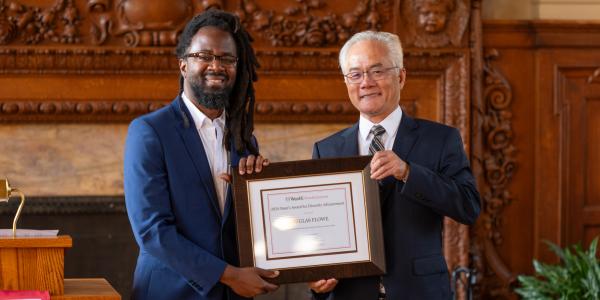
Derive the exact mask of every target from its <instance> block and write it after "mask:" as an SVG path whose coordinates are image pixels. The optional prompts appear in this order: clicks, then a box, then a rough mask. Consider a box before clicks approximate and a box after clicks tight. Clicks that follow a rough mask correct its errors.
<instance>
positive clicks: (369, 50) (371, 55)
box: [343, 40, 406, 123]
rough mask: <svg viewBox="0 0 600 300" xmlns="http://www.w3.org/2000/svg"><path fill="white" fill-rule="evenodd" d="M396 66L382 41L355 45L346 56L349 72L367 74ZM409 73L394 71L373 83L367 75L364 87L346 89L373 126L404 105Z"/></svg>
mask: <svg viewBox="0 0 600 300" xmlns="http://www.w3.org/2000/svg"><path fill="white" fill-rule="evenodd" d="M393 66H394V64H393V63H392V61H391V60H390V58H389V55H388V49H387V48H386V47H385V45H384V44H383V43H381V42H379V41H373V40H364V41H360V42H357V43H356V44H354V45H352V47H351V48H350V49H349V50H348V54H347V55H346V66H345V67H344V68H343V69H344V70H346V72H352V71H358V72H366V71H368V70H371V69H373V68H378V67H380V68H389V67H393ZM405 78H406V71H405V70H404V69H400V71H398V69H395V70H391V71H389V72H388V73H387V76H385V78H383V79H381V80H377V81H375V80H373V79H372V78H370V76H367V75H366V73H365V74H363V80H362V81H361V82H360V83H349V82H348V80H347V79H346V88H347V89H348V96H349V97H350V101H351V102H352V104H353V105H354V107H356V109H358V110H359V111H360V114H361V115H362V116H364V117H365V118H367V119H368V120H370V121H371V122H373V123H379V122H381V121H382V120H383V119H385V117H387V116H388V115H389V114H390V113H392V112H393V111H394V110H395V109H396V107H398V104H399V103H400V91H401V90H402V87H403V86H404V80H405Z"/></svg>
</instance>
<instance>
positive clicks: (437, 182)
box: [313, 114, 480, 300]
mask: <svg viewBox="0 0 600 300" xmlns="http://www.w3.org/2000/svg"><path fill="white" fill-rule="evenodd" d="M393 151H394V152H395V153H396V154H397V155H398V157H400V158H401V159H402V160H404V161H405V162H407V163H408V164H409V165H410V175H409V177H408V180H407V182H406V184H405V183H403V182H402V181H399V180H396V179H395V178H393V177H391V176H390V177H388V178H386V179H384V180H383V181H382V184H381V185H380V199H381V208H382V219H383V220H382V222H383V232H384V243H385V255H386V268H387V274H386V275H385V276H383V283H384V286H385V289H386V294H387V299H392V300H396V299H419V300H423V299H450V298H451V297H452V296H451V290H450V284H449V276H448V268H447V265H446V261H445V259H444V256H443V251H442V229H443V219H444V217H445V216H448V217H450V218H452V219H454V220H456V221H458V222H460V223H463V224H467V225H470V224H473V223H474V222H475V219H476V218H477V216H478V215H479V210H480V203H479V193H478V192H477V189H476V185H475V180H474V178H473V176H472V173H471V169H470V166H469V160H468V159H467V157H466V155H465V152H464V148H463V143H462V139H461V137H460V134H459V132H458V130H456V129H455V128H452V127H448V126H445V125H442V124H439V123H435V122H431V121H426V120H420V119H413V118H411V117H410V116H407V115H406V114H403V115H402V120H401V122H400V125H399V128H398V132H397V134H396V140H395V141H394V146H393ZM358 154H359V152H358V123H357V124H355V125H354V126H352V127H350V128H347V129H344V130H342V131H340V132H338V133H336V134H334V135H332V136H330V137H328V138H325V139H324V140H322V141H319V142H317V143H316V144H315V145H314V148H313V158H330V157H344V156H356V155H358ZM378 286H379V278H378V277H361V278H353V279H342V280H340V281H339V283H338V285H337V286H336V288H335V289H334V290H333V292H332V293H331V294H330V295H329V298H328V299H344V300H352V299H356V300H375V299H377V295H378ZM317 295H318V296H320V297H318V298H327V297H324V296H325V295H319V294H317Z"/></svg>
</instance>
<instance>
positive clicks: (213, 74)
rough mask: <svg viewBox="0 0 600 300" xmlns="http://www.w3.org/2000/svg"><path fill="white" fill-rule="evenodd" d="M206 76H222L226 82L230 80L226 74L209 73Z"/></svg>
mask: <svg viewBox="0 0 600 300" xmlns="http://www.w3.org/2000/svg"><path fill="white" fill-rule="evenodd" d="M204 75H205V76H222V77H223V78H225V80H229V75H227V73H226V72H215V71H207V72H206V73H205V74H204Z"/></svg>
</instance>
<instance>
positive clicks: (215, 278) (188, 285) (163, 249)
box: [124, 97, 241, 300]
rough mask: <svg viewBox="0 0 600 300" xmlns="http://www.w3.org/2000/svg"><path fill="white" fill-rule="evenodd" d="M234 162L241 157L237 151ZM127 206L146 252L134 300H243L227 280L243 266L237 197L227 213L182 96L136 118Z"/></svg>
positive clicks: (128, 153) (128, 155)
mask: <svg viewBox="0 0 600 300" xmlns="http://www.w3.org/2000/svg"><path fill="white" fill-rule="evenodd" d="M230 153H231V156H232V157H231V164H232V165H237V162H238V161H239V157H238V156H237V155H236V152H235V151H231V152H230ZM124 178H125V179H124V180H125V202H126V205H127V213H128V215H129V220H130V222H131V227H132V229H133V234H134V236H135V239H136V241H137V243H138V245H139V247H140V252H139V257H138V260H137V266H136V269H135V274H134V279H133V296H132V298H133V299H153V300H154V299H156V300H158V299H203V300H204V299H210V300H216V299H218V300H222V299H225V297H227V295H229V299H241V297H239V296H236V295H235V294H234V293H233V292H232V291H231V290H230V289H229V288H228V287H226V286H225V285H223V284H221V283H220V282H219V278H220V276H221V274H222V273H223V270H224V269H225V266H226V264H227V263H229V264H232V265H238V257H237V245H236V233H235V224H234V221H235V220H234V219H235V218H234V214H233V213H232V212H231V211H232V203H231V202H232V199H231V195H230V193H228V196H227V201H226V204H225V211H224V214H223V215H221V212H220V209H219V205H218V200H217V196H216V193H215V187H214V184H213V179H212V175H211V171H210V167H209V165H208V160H207V158H206V154H205V152H204V148H203V146H202V141H201V139H200V136H199V135H198V131H197V130H196V127H195V126H194V122H193V120H192V118H191V115H190V113H189V111H188V110H187V107H186V106H185V105H184V104H183V100H182V99H181V97H177V98H176V99H175V100H174V101H173V102H172V103H171V105H168V106H166V107H163V108H161V109H159V110H157V111H156V112H153V113H150V114H147V115H144V116H142V117H139V118H137V119H135V120H134V121H133V122H132V123H131V125H130V126H129V132H128V135H127V142H126V145H125V167H124Z"/></svg>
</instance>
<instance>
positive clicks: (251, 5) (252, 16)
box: [235, 0, 392, 47]
mask: <svg viewBox="0 0 600 300" xmlns="http://www.w3.org/2000/svg"><path fill="white" fill-rule="evenodd" d="M289 2H290V6H288V7H287V8H285V9H284V11H283V12H277V11H273V10H266V9H263V8H261V7H260V6H259V5H258V4H257V3H256V1H255V0H240V1H239V6H238V8H237V10H236V11H235V13H236V14H237V15H238V16H239V17H240V19H241V20H242V21H243V23H244V25H245V26H246V28H248V29H249V30H250V31H252V32H255V33H257V34H258V36H260V37H262V38H264V39H266V40H268V41H269V42H270V43H271V45H273V46H285V47H291V46H309V47H323V46H332V45H338V44H340V43H341V42H343V41H345V40H347V39H348V38H349V37H350V36H351V34H352V33H354V32H358V31H362V30H366V29H371V30H378V29H381V27H382V25H383V24H384V23H385V22H387V21H388V20H389V19H390V12H391V8H392V3H391V2H392V1H390V0H360V1H358V3H357V4H356V6H355V7H354V10H352V11H348V12H345V13H343V14H341V15H338V14H335V13H333V12H332V11H328V10H327V9H326V8H325V7H326V5H327V4H326V3H325V1H324V0H296V1H295V2H297V3H296V4H295V5H292V4H293V2H294V1H289Z"/></svg>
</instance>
